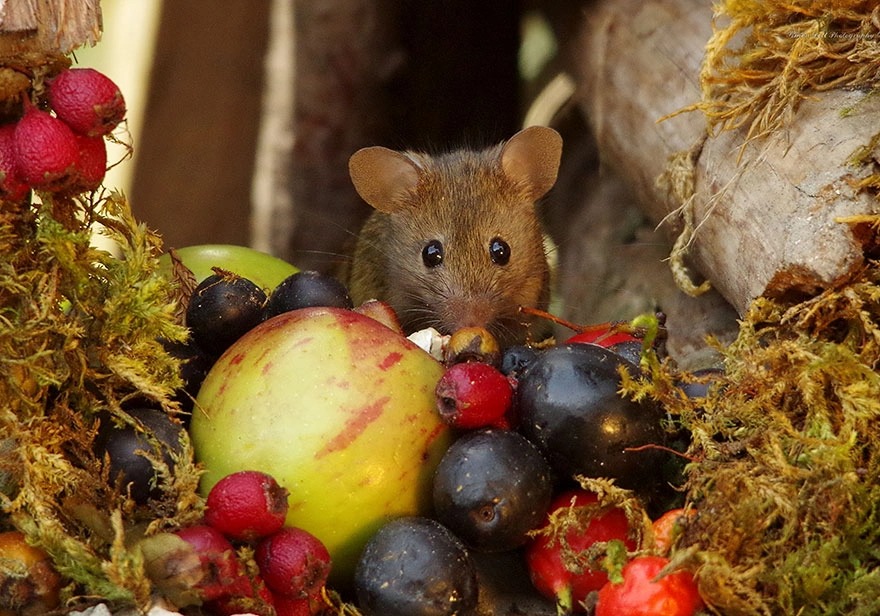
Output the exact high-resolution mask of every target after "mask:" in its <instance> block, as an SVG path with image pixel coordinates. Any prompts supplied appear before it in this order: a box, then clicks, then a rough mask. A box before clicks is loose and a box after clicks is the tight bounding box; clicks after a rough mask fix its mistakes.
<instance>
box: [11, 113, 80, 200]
mask: <svg viewBox="0 0 880 616" xmlns="http://www.w3.org/2000/svg"><path fill="white" fill-rule="evenodd" d="M26 107H27V109H26V111H25V113H24V117H22V118H21V120H19V121H18V124H16V126H15V159H16V164H17V165H18V170H19V172H20V173H21V178H22V180H23V181H24V182H26V183H28V184H30V186H31V187H32V188H35V189H38V190H49V191H54V190H58V189H61V188H65V187H66V186H67V185H68V184H69V182H70V180H71V178H72V177H73V176H74V174H75V173H76V165H77V163H78V161H79V145H78V144H77V142H76V137H75V136H74V134H73V131H72V130H70V127H68V126H67V124H65V123H64V122H62V121H61V120H59V119H58V118H54V117H52V116H51V115H50V114H48V113H46V112H45V111H40V110H39V109H37V108H36V107H34V106H33V105H30V104H27V105H26Z"/></svg>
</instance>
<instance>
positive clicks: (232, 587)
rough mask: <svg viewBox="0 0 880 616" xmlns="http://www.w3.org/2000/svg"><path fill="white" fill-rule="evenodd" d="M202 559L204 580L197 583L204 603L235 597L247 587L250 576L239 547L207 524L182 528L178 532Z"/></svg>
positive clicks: (202, 578) (200, 560) (200, 559)
mask: <svg viewBox="0 0 880 616" xmlns="http://www.w3.org/2000/svg"><path fill="white" fill-rule="evenodd" d="M175 534H176V535H177V536H178V537H180V538H181V539H183V540H184V541H186V542H187V543H188V544H189V545H190V546H191V547H192V548H193V550H194V551H195V553H196V555H197V556H198V559H199V563H200V565H201V569H202V572H203V574H202V577H201V579H199V581H198V582H197V583H196V589H197V590H198V591H199V594H200V595H201V598H202V599H203V600H204V601H213V600H217V599H221V598H223V597H229V596H235V595H237V594H240V593H241V592H242V591H244V590H245V589H246V588H247V583H248V582H249V580H248V578H247V576H245V575H244V573H243V572H242V570H241V565H239V562H238V560H237V559H236V557H235V548H234V547H233V546H232V544H231V543H230V542H229V540H228V539H227V538H226V537H224V536H223V535H222V534H221V533H220V531H218V530H217V529H215V528H213V527H211V526H207V525H205V524H196V525H194V526H187V527H185V528H181V529H180V530H178V531H177V532H176V533H175Z"/></svg>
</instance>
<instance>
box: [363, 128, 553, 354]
mask: <svg viewBox="0 0 880 616" xmlns="http://www.w3.org/2000/svg"><path fill="white" fill-rule="evenodd" d="M561 154H562V138H561V137H560V136H559V134H558V133H557V132H556V131H555V130H553V129H551V128H546V127H541V126H533V127H530V128H526V129H524V130H522V131H520V132H518V133H517V134H515V135H514V136H513V137H511V138H510V139H509V140H508V141H506V142H503V143H501V144H498V145H497V146H494V147H491V148H488V149H486V150H482V151H474V150H468V149H462V150H455V151H452V152H449V153H446V154H442V155H439V156H431V155H427V154H423V153H417V152H398V151H394V150H389V149H387V148H383V147H369V148H364V149H361V150H358V151H357V152H355V153H354V154H353V155H352V157H351V159H350V161H349V172H350V174H351V179H352V182H353V183H354V186H355V189H356V190H357V192H358V194H359V195H360V196H361V198H363V199H364V201H366V202H367V203H368V204H370V205H371V206H372V207H373V208H375V211H374V212H373V213H372V214H371V215H370V216H369V218H368V219H367V221H366V223H365V224H364V226H363V229H362V230H361V233H360V235H359V237H358V241H357V245H356V247H355V252H354V259H353V263H352V265H351V272H350V278H349V281H348V284H349V290H350V292H351V296H352V300H354V302H355V303H360V302H363V301H366V300H368V299H381V300H383V301H385V302H387V303H388V304H390V305H391V307H392V308H394V310H395V311H396V312H397V315H398V317H399V319H400V321H401V324H402V325H403V327H404V330H405V331H406V332H407V333H411V332H413V331H416V330H419V329H422V328H425V327H434V328H436V329H438V330H439V331H440V332H441V333H445V334H449V333H452V332H454V331H456V330H458V329H460V328H462V327H470V326H478V327H485V328H486V329H488V330H489V331H490V332H491V333H492V334H493V335H494V336H495V337H496V338H497V339H498V341H499V343H501V344H502V346H506V345H509V344H515V343H521V342H524V341H525V340H526V339H527V337H529V323H530V318H529V317H528V316H527V315H524V314H522V313H520V311H519V307H520V306H529V307H536V308H541V309H546V308H547V305H548V303H549V300H550V267H549V266H548V263H547V254H546V253H545V249H544V238H543V232H542V228H541V223H540V220H539V217H538V214H537V212H536V202H537V200H538V199H540V198H541V197H543V196H544V195H545V194H546V193H547V191H548V190H550V188H551V187H552V186H553V184H554V183H555V182H556V175H557V172H558V170H559V161H560V157H561ZM533 337H534V336H533Z"/></svg>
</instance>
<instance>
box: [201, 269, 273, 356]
mask: <svg viewBox="0 0 880 616" xmlns="http://www.w3.org/2000/svg"><path fill="white" fill-rule="evenodd" d="M265 303H266V293H265V292H264V291H263V290H262V289H261V288H260V287H258V286H257V285H256V284H254V283H253V282H251V281H250V280H248V279H247V278H242V277H241V276H236V275H234V274H212V275H211V276H208V277H207V278H205V279H204V280H203V281H202V282H201V283H199V285H198V286H197V287H196V288H195V290H194V291H193V293H192V296H191V297H190V300H189V306H188V307H187V310H186V324H187V326H188V327H189V329H190V331H191V332H192V337H193V340H194V341H195V343H196V344H197V345H198V346H199V347H200V348H202V349H204V350H205V351H207V352H208V353H210V354H212V355H215V356H216V355H220V354H222V353H223V351H225V350H226V349H227V348H229V347H230V346H231V345H232V343H233V342H235V341H236V340H238V339H239V338H241V337H242V336H243V335H244V334H245V333H247V332H248V331H250V330H251V329H253V328H254V327H256V326H257V325H258V324H259V323H260V321H262V320H263V306H264V305H265Z"/></svg>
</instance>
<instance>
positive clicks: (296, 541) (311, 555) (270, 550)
mask: <svg viewBox="0 0 880 616" xmlns="http://www.w3.org/2000/svg"><path fill="white" fill-rule="evenodd" d="M254 560H256V562H257V567H259V569H260V574H261V575H262V576H263V579H265V580H266V585H267V586H269V589H270V590H271V591H272V592H273V593H275V594H278V595H284V596H287V597H301V598H306V597H309V596H311V595H314V594H315V593H317V592H318V591H319V590H321V588H322V587H323V586H324V584H326V582H327V576H328V575H329V574H330V553H329V552H328V551H327V548H326V547H324V544H323V543H321V541H320V540H319V539H318V538H317V537H315V536H314V535H312V534H311V533H309V532H307V531H305V530H303V529H301V528H295V527H291V526H287V527H285V528H282V529H281V530H279V531H278V532H277V533H275V534H273V535H270V536H269V537H266V538H265V539H263V540H262V541H260V543H259V544H258V545H257V549H256V552H255V554H254Z"/></svg>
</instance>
